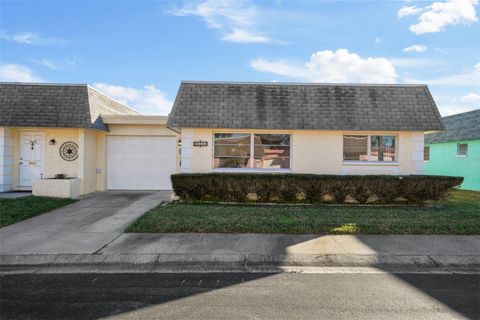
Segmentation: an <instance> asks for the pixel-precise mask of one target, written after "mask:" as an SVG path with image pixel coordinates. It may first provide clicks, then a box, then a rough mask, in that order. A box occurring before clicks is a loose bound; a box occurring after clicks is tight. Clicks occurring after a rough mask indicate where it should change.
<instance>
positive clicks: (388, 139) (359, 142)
mask: <svg viewBox="0 0 480 320" xmlns="http://www.w3.org/2000/svg"><path fill="white" fill-rule="evenodd" d="M343 160H344V161H375V162H396V161H397V149H396V136H391V135H388V136H387V135H385V136H384V135H344V136H343Z"/></svg>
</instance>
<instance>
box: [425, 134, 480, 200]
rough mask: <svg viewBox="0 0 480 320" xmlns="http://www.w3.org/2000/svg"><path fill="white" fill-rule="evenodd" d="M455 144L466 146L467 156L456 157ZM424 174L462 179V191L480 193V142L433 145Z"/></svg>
mask: <svg viewBox="0 0 480 320" xmlns="http://www.w3.org/2000/svg"><path fill="white" fill-rule="evenodd" d="M457 143H467V144H468V156H467V157H457ZM427 146H429V147H430V161H425V164H424V173H425V174H430V175H445V176H461V177H464V180H463V184H462V187H461V188H462V189H466V190H478V191H480V140H471V141H455V142H445V143H434V144H430V145H427Z"/></svg>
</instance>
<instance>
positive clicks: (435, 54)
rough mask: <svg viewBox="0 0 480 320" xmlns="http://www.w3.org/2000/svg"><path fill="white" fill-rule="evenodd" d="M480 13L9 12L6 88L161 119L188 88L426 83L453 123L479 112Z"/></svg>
mask: <svg viewBox="0 0 480 320" xmlns="http://www.w3.org/2000/svg"><path fill="white" fill-rule="evenodd" d="M479 2H480V0H445V1H412V0H398V1H388V0H384V1H360V0H357V1H340V0H338V1H333V0H332V1H326V0H325V1H313V0H311V1H285V0H284V1H282V0H277V1H256V2H255V1H249V0H237V1H228V0H220V1H213V0H206V1H205V0H204V1H19V0H17V1H3V0H0V81H10V82H17V81H18V82H49V83H50V82H51V83H87V84H89V85H91V86H92V87H95V88H97V89H98V90H100V91H102V92H104V93H106V94H108V95H109V96H111V97H113V98H115V99H117V100H119V101H120V102H123V103H125V104H127V105H129V106H132V107H133V108H135V109H136V110H138V111H139V112H141V113H143V114H157V115H158V114H159V115H167V114H168V113H169V111H170V108H171V106H172V104H173V101H174V99H175V95H176V93H177V91H178V88H179V85H180V82H181V81H182V80H208V81H248V82H273V81H275V82H277V81H278V82H321V83H331V82H335V83H398V84H404V83H413V84H415V83H424V84H427V85H428V86H429V88H430V90H431V92H432V95H433V97H434V99H435V101H436V103H437V106H438V108H439V110H440V112H441V114H442V115H443V116H447V115H452V114H456V113H461V112H466V111H469V110H474V109H479V108H480V22H479V14H478V10H480V5H479Z"/></svg>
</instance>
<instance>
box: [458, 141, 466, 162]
mask: <svg viewBox="0 0 480 320" xmlns="http://www.w3.org/2000/svg"><path fill="white" fill-rule="evenodd" d="M460 145H465V146H466V150H465V154H459V153H458V152H459V151H460ZM466 157H468V143H467V142H464V143H460V142H457V158H466Z"/></svg>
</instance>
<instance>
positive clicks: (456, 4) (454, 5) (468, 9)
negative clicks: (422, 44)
mask: <svg viewBox="0 0 480 320" xmlns="http://www.w3.org/2000/svg"><path fill="white" fill-rule="evenodd" d="M477 4H478V0H447V1H445V2H434V3H432V4H431V5H429V6H425V7H423V8H417V7H415V6H413V7H403V8H401V9H400V10H399V11H398V16H399V17H405V16H408V15H417V14H420V13H421V14H420V15H419V17H418V20H417V23H415V24H413V25H411V26H410V28H409V30H410V31H412V32H413V33H415V34H417V35H419V34H424V33H433V32H440V31H443V30H445V28H446V27H447V26H450V25H452V26H453V25H457V24H466V25H468V24H471V23H473V22H476V21H477V20H478V17H477V12H476V9H475V6H476V5H477Z"/></svg>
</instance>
